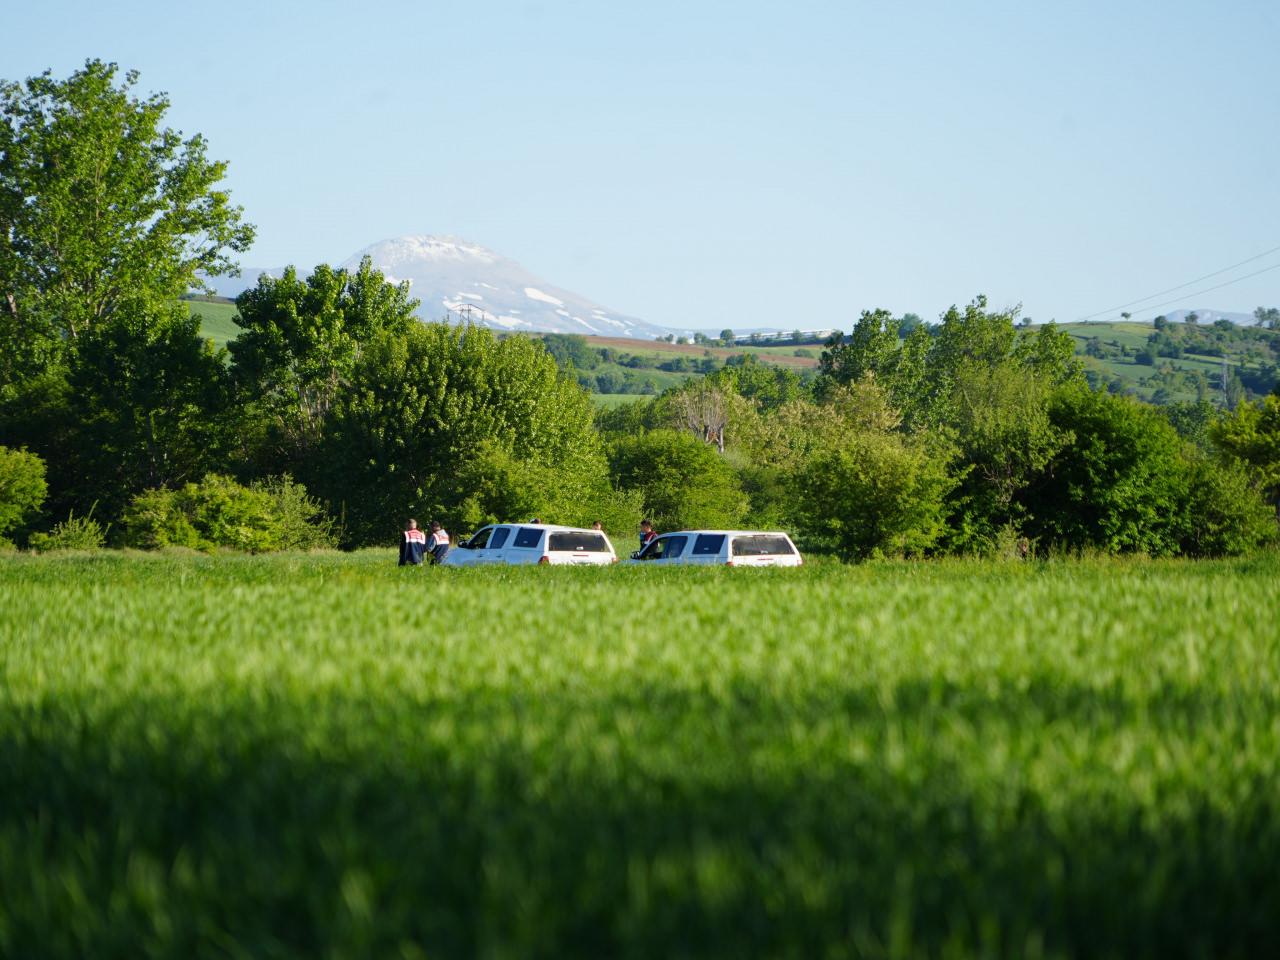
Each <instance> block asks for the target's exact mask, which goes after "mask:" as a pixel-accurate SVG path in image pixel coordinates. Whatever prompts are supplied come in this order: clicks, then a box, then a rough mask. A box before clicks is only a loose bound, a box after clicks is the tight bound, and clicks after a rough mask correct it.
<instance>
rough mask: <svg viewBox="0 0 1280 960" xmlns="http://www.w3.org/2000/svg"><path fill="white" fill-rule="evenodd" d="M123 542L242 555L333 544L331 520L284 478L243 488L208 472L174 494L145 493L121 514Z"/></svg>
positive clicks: (297, 485)
mask: <svg viewBox="0 0 1280 960" xmlns="http://www.w3.org/2000/svg"><path fill="white" fill-rule="evenodd" d="M124 526H125V531H126V535H125V541H126V543H127V544H129V545H130V546H135V547H141V548H144V549H154V548H157V547H189V548H191V549H193V550H206V551H209V550H215V549H218V548H228V549H232V550H243V551H245V552H247V553H266V552H269V551H273V550H296V549H308V548H311V547H322V546H324V547H329V546H333V544H334V542H335V537H334V535H333V531H332V527H333V524H332V521H330V520H328V519H327V518H325V517H324V516H323V514H322V513H321V510H320V507H319V505H318V504H317V503H316V502H315V501H313V500H312V499H311V498H309V497H308V496H307V493H306V490H305V488H303V487H302V485H301V484H297V483H293V482H292V481H291V480H290V479H289V478H288V477H283V478H281V479H280V480H275V481H267V482H266V483H262V484H254V485H253V486H249V487H244V486H241V485H240V484H238V483H236V482H235V481H234V480H232V479H230V478H229V477H224V476H221V475H219V474H210V475H209V476H207V477H205V478H204V480H203V481H201V482H200V483H199V484H195V483H188V484H186V485H185V486H184V487H181V488H180V489H177V490H168V489H163V488H161V489H155V490H146V491H144V492H143V493H140V494H138V496H136V497H134V499H133V502H132V503H131V504H130V505H129V508H128V509H127V510H126V511H125V514H124Z"/></svg>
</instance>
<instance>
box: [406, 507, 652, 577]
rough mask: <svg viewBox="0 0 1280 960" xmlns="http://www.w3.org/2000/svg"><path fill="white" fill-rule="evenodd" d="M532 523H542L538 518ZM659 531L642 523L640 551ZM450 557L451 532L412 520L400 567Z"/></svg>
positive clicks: (597, 527) (435, 524)
mask: <svg viewBox="0 0 1280 960" xmlns="http://www.w3.org/2000/svg"><path fill="white" fill-rule="evenodd" d="M529 522H530V523H541V522H542V521H541V520H539V519H538V518H537V517H534V518H533V519H532V520H530V521H529ZM591 529H592V530H600V531H603V530H604V524H602V523H601V522H600V521H599V520H596V521H595V522H593V523H592V524H591ZM657 536H658V531H657V530H655V529H653V524H652V523H651V522H650V521H649V520H648V518H646V519H644V520H641V521H640V549H641V550H643V549H644V548H645V547H647V546H648V545H649V544H650V543H652V542H653V541H654V540H655V539H657ZM448 555H449V532H448V531H447V530H445V528H444V527H442V526H440V522H439V521H438V520H432V521H431V534H430V535H429V536H428V535H427V534H426V533H424V532H423V531H421V530H419V529H418V521H417V520H412V519H411V520H410V521H409V522H408V523H407V524H406V525H405V528H404V536H403V537H402V538H401V540H400V566H402V567H404V566H418V565H419V564H421V563H444V558H445V557H447V556H448Z"/></svg>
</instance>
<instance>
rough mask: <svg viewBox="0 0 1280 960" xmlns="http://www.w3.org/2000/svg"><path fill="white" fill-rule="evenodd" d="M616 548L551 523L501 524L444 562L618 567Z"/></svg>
mask: <svg viewBox="0 0 1280 960" xmlns="http://www.w3.org/2000/svg"><path fill="white" fill-rule="evenodd" d="M617 562H618V556H617V554H615V553H614V552H613V544H612V543H610V542H609V538H608V537H607V536H605V535H604V534H603V533H602V532H601V531H599V530H583V529H581V528H580V527H559V526H556V525H554V524H550V523H498V524H492V525H490V526H487V527H482V528H481V529H479V530H477V531H476V532H475V533H473V534H472V535H471V536H470V537H469V538H468V539H466V540H459V541H458V545H457V546H456V547H454V548H453V549H452V550H450V551H449V554H448V556H446V557H445V558H444V565H445V566H447V567H473V566H478V565H482V564H488V563H552V564H561V563H585V564H609V563H617Z"/></svg>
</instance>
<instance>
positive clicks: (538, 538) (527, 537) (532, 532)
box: [511, 527, 542, 550]
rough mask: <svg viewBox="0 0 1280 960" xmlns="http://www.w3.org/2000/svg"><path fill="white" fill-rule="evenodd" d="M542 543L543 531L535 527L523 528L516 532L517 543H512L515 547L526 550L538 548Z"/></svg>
mask: <svg viewBox="0 0 1280 960" xmlns="http://www.w3.org/2000/svg"><path fill="white" fill-rule="evenodd" d="M541 542H542V531H541V530H538V529H536V528H534V527H521V528H520V529H519V530H518V531H517V532H516V538H515V541H514V542H512V544H511V545H512V546H513V547H523V548H524V549H526V550H529V549H532V548H533V547H536V546H537V545H538V544H539V543H541Z"/></svg>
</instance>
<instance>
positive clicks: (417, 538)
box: [400, 520, 427, 567]
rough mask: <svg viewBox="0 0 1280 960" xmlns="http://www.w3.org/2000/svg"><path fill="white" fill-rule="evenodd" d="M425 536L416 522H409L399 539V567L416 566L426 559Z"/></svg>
mask: <svg viewBox="0 0 1280 960" xmlns="http://www.w3.org/2000/svg"><path fill="white" fill-rule="evenodd" d="M426 553H427V535H426V534H425V533H423V532H422V531H421V530H419V529H418V521H417V520H410V521H409V523H408V525H407V526H406V527H405V528H404V536H402V537H401V538H400V566H402V567H403V566H414V567H416V566H418V564H420V563H422V561H423V560H424V559H425V558H426Z"/></svg>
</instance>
